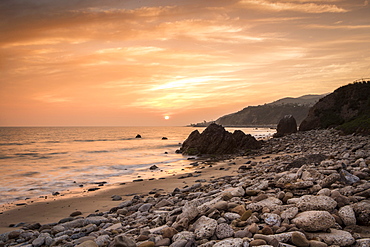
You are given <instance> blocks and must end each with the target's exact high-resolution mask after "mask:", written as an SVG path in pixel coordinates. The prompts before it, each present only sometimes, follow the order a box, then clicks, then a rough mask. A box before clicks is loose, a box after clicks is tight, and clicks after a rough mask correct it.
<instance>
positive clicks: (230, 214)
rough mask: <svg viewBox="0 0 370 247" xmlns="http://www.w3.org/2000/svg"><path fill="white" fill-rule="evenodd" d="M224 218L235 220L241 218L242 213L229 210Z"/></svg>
mask: <svg viewBox="0 0 370 247" xmlns="http://www.w3.org/2000/svg"><path fill="white" fill-rule="evenodd" d="M224 218H225V219H228V220H230V221H233V220H236V219H239V218H240V214H237V213H230V212H227V213H225V214H224Z"/></svg>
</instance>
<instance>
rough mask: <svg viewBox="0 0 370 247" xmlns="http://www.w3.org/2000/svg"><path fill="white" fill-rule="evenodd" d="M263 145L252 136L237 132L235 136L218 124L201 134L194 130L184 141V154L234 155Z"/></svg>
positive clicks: (210, 126)
mask: <svg viewBox="0 0 370 247" xmlns="http://www.w3.org/2000/svg"><path fill="white" fill-rule="evenodd" d="M260 147H261V143H260V142H259V141H257V140H256V139H255V138H254V137H252V136H251V135H246V134H244V132H242V131H240V130H237V131H235V132H234V133H233V134H232V133H230V132H228V131H226V130H225V129H224V127H222V126H221V125H218V124H215V123H213V124H210V125H209V126H208V127H207V128H206V129H205V130H204V131H203V132H202V133H201V134H200V133H199V131H198V130H194V131H193V132H192V133H191V134H190V135H189V137H188V138H187V139H186V140H185V141H184V143H183V144H182V147H181V149H180V151H181V152H182V153H183V154H188V155H197V154H233V153H237V152H239V151H241V150H246V149H257V148H260Z"/></svg>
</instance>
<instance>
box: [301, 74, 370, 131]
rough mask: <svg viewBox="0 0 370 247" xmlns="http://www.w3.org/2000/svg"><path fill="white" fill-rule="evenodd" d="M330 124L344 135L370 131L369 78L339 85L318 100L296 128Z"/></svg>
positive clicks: (316, 127)
mask: <svg viewBox="0 0 370 247" xmlns="http://www.w3.org/2000/svg"><path fill="white" fill-rule="evenodd" d="M333 127H336V128H338V129H340V130H342V131H343V132H344V133H346V134H350V133H361V134H370V78H369V79H367V80H360V81H358V82H355V83H352V84H348V85H346V86H342V87H340V88H338V89H336V90H335V91H334V92H333V93H331V94H329V95H327V96H325V97H324V98H322V99H320V100H319V102H317V103H316V104H315V105H314V106H313V107H312V108H311V109H310V111H309V113H308V116H307V118H305V119H304V121H302V123H301V124H300V126H299V130H302V131H305V130H311V129H323V128H333Z"/></svg>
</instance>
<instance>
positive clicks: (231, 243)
mask: <svg viewBox="0 0 370 247" xmlns="http://www.w3.org/2000/svg"><path fill="white" fill-rule="evenodd" d="M242 246H243V239H240V238H232V239H225V240H222V241H220V242H217V243H216V244H214V245H213V247H242Z"/></svg>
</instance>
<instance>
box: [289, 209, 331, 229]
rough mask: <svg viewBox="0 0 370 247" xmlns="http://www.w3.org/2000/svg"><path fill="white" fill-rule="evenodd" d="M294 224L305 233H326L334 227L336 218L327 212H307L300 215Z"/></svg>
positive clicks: (294, 220) (293, 221)
mask: <svg viewBox="0 0 370 247" xmlns="http://www.w3.org/2000/svg"><path fill="white" fill-rule="evenodd" d="M292 223H293V224H296V225H297V226H298V227H299V228H302V229H303V230H305V231H311V232H314V231H325V230H326V229H329V228H330V227H332V226H334V224H335V218H334V217H333V216H332V215H331V214H330V213H329V212H327V211H306V212H302V213H299V214H298V215H297V216H296V217H295V218H294V219H293V220H292Z"/></svg>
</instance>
